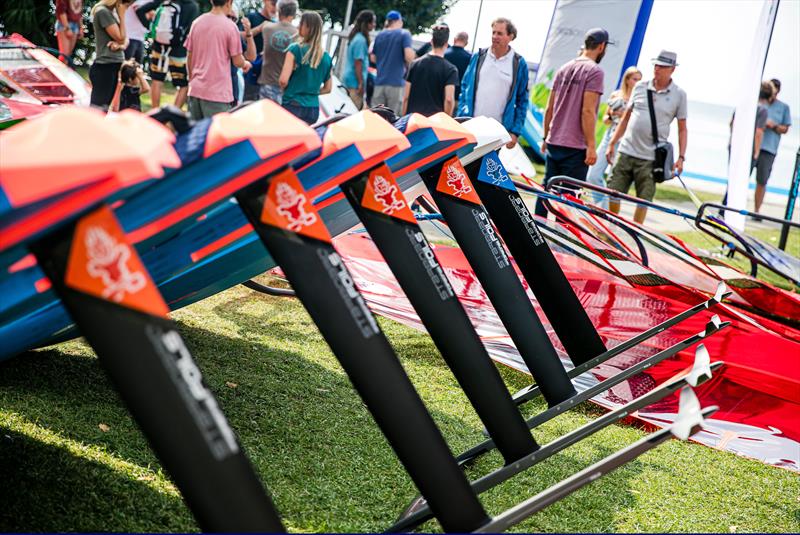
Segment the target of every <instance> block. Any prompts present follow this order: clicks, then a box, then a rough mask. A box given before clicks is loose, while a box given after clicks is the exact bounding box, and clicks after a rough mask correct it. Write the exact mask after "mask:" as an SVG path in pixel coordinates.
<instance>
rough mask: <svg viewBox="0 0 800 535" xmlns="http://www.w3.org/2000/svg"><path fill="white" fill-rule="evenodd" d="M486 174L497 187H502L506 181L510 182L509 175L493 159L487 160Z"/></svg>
mask: <svg viewBox="0 0 800 535" xmlns="http://www.w3.org/2000/svg"><path fill="white" fill-rule="evenodd" d="M485 169H486V174H487V175H488V177H489V179H490V180H491V181H492V184H493V185H495V186H500V185H502V184H503V183H504V182H505V181H506V180H508V175H507V174H506V172H505V170H504V169H503V166H502V165H500V163H499V162H497V161H495V160H494V159H492V158H487V159H486V168H485Z"/></svg>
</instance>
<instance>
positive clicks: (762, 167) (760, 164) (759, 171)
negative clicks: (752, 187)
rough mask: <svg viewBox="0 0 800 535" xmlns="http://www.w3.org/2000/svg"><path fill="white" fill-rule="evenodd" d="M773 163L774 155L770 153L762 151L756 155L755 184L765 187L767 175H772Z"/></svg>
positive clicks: (767, 179)
mask: <svg viewBox="0 0 800 535" xmlns="http://www.w3.org/2000/svg"><path fill="white" fill-rule="evenodd" d="M773 163H775V155H774V154H772V153H771V152H767V151H765V150H762V151H761V152H759V153H758V160H756V183H758V184H761V185H762V186H766V185H767V182H768V181H769V175H771V174H772V164H773Z"/></svg>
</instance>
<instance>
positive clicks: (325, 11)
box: [300, 0, 457, 34]
mask: <svg viewBox="0 0 800 535" xmlns="http://www.w3.org/2000/svg"><path fill="white" fill-rule="evenodd" d="M456 1H457V0H354V1H353V13H352V14H351V15H350V17H351V18H350V22H351V23H352V22H353V19H355V16H356V13H358V12H359V11H361V10H362V9H371V10H372V11H374V12H375V14H376V15H377V17H378V28H382V27H383V21H384V17H385V16H386V13H388V12H389V11H391V10H393V9H396V10H397V11H399V12H400V13H402V14H403V22H404V25H405V28H407V29H408V30H409V31H410V32H411V33H412V34H416V33H421V32H424V31H426V30H428V29H429V28H430V27H431V26H433V25H434V24H435V23H436V22H437V21H438V20H439V19H441V18H442V17H443V16H444V15H446V14H447V11H448V10H449V9H450V6H452V5H453V4H455V3H456ZM300 7H301V8H302V9H311V10H316V11H319V12H320V14H321V15H322V18H323V19H325V20H326V21H327V22H329V23H330V24H333V25H340V26H341V24H342V22H343V21H344V15H345V10H346V9H347V0H302V1H301V2H300Z"/></svg>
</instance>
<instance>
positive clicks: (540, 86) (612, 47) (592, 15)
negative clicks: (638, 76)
mask: <svg viewBox="0 0 800 535" xmlns="http://www.w3.org/2000/svg"><path fill="white" fill-rule="evenodd" d="M652 7H653V0H558V2H556V6H555V9H554V11H553V18H552V20H551V22H550V28H549V30H548V31H547V38H546V40H545V44H544V50H543V51H542V59H541V61H540V62H539V68H538V71H537V75H536V81H535V83H534V85H533V87H532V88H531V106H530V108H529V110H528V117H527V119H526V121H525V127H524V131H523V137H524V138H525V140H526V141H527V142H528V144H529V145H531V146H532V147H534V148H535V149H537V150H538V147H539V146H540V145H541V142H542V121H543V117H544V109H545V107H546V106H547V99H548V97H549V96H550V89H551V87H552V86H553V78H554V77H555V73H556V71H557V70H558V68H559V67H561V66H562V65H564V64H565V63H567V62H568V61H569V60H571V59H573V58H575V57H576V56H577V55H578V54H579V53H580V49H581V47H582V46H583V39H584V35H585V34H586V31H587V30H589V29H591V28H597V27H602V28H604V29H605V30H606V31H608V34H609V38H610V42H609V44H608V47H607V48H606V55H605V57H603V61H602V63H601V64H600V67H601V68H602V69H603V72H604V73H605V84H604V85H605V87H604V91H603V97H602V98H601V103H602V104H601V106H605V104H604V101H605V100H606V99H607V98H608V96H609V95H610V94H611V92H612V91H614V89H616V88H617V86H618V85H619V82H620V81H621V79H622V73H623V72H624V71H625V69H627V68H628V67H629V66H631V65H636V63H637V62H638V60H639V52H640V50H641V48H642V41H643V40H644V33H645V29H646V28H647V22H648V20H649V18H650V11H651V10H652ZM604 109H605V108H602V107H601V110H600V112H601V114H602V112H603V111H604ZM603 131H604V128H603V127H602V126H601V127H600V128H599V130H598V136H602V134H603Z"/></svg>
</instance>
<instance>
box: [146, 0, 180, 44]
mask: <svg viewBox="0 0 800 535" xmlns="http://www.w3.org/2000/svg"><path fill="white" fill-rule="evenodd" d="M180 19H181V6H180V5H179V4H178V3H177V2H174V1H173V0H164V1H163V2H162V3H161V5H160V6H158V9H156V14H155V16H154V17H153V21H152V22H151V23H150V29H149V30H148V31H147V36H146V37H147V38H148V39H152V40H153V41H155V42H156V43H160V44H162V45H171V44H172V43H174V42H180V41H181V39H182V37H183V36H182V35H181V33H183V32H182V30H181V26H180Z"/></svg>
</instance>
